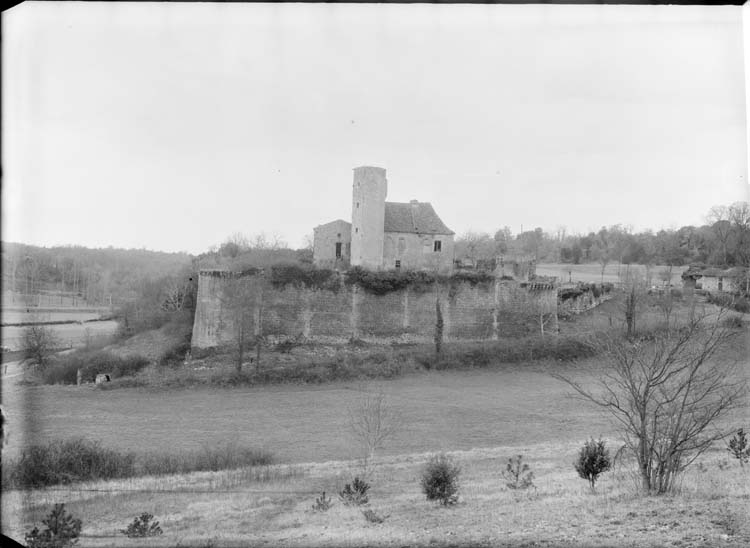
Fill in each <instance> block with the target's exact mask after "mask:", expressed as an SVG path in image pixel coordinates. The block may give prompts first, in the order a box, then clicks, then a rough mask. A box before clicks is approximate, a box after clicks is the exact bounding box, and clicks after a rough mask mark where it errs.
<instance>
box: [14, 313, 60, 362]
mask: <svg viewBox="0 0 750 548" xmlns="http://www.w3.org/2000/svg"><path fill="white" fill-rule="evenodd" d="M60 344H61V343H60V340H59V339H58V337H57V336H56V335H55V333H54V331H52V329H50V328H49V327H48V326H46V325H42V324H37V325H30V326H28V327H26V328H24V330H23V335H22V342H21V349H22V350H23V359H24V360H26V361H29V362H31V363H33V364H36V365H37V366H38V367H39V368H41V369H44V368H45V367H46V366H47V364H48V363H49V361H48V360H49V357H50V356H51V355H52V354H53V353H54V351H55V350H57V349H58V348H59V347H60Z"/></svg>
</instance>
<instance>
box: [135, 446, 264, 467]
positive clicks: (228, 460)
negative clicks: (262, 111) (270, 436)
mask: <svg viewBox="0 0 750 548" xmlns="http://www.w3.org/2000/svg"><path fill="white" fill-rule="evenodd" d="M274 462H275V459H274V457H273V455H272V454H271V453H269V452H267V451H263V450H260V449H251V448H247V447H240V446H238V445H237V444H236V443H231V442H230V443H227V444H223V445H221V444H219V445H212V446H205V447H204V448H203V449H202V450H201V451H195V452H189V453H183V454H181V455H179V456H174V455H163V454H151V455H144V456H143V457H141V459H139V462H138V466H137V468H138V470H137V472H138V473H139V474H143V475H163V474H184V473H188V472H209V471H210V472H217V471H219V470H233V469H237V468H243V467H246V466H266V465H269V464H273V463H274Z"/></svg>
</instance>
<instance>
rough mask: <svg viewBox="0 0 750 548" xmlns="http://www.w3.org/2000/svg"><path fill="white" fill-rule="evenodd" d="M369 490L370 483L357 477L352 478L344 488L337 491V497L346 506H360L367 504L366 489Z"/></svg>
mask: <svg viewBox="0 0 750 548" xmlns="http://www.w3.org/2000/svg"><path fill="white" fill-rule="evenodd" d="M369 490H370V484H369V483H367V482H366V481H364V480H361V479H359V478H358V477H355V478H354V481H353V482H352V483H351V484H349V483H347V484H346V485H345V486H344V489H343V490H342V491H341V492H340V493H339V498H341V501H342V502H343V503H344V504H345V505H346V506H352V505H354V506H360V505H362V504H367V501H368V496H367V491H369Z"/></svg>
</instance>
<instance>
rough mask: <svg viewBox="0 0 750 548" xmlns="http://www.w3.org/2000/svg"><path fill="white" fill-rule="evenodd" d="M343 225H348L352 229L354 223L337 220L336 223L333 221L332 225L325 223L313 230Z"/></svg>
mask: <svg viewBox="0 0 750 548" xmlns="http://www.w3.org/2000/svg"><path fill="white" fill-rule="evenodd" d="M341 224H344V225H348V226H350V227H351V226H352V223H350V222H347V221H345V220H343V219H336V220H335V221H331V222H330V223H323V224H322V225H318V226H316V227H314V228H313V230H317V229H319V228H323V227H326V226H331V225H341Z"/></svg>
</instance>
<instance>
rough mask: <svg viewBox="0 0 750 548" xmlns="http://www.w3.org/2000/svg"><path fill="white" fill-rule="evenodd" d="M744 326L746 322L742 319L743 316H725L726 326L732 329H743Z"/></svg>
mask: <svg viewBox="0 0 750 548" xmlns="http://www.w3.org/2000/svg"><path fill="white" fill-rule="evenodd" d="M743 326H744V323H743V321H742V317H740V316H727V317H726V318H724V327H728V328H730V329H742V327H743Z"/></svg>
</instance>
